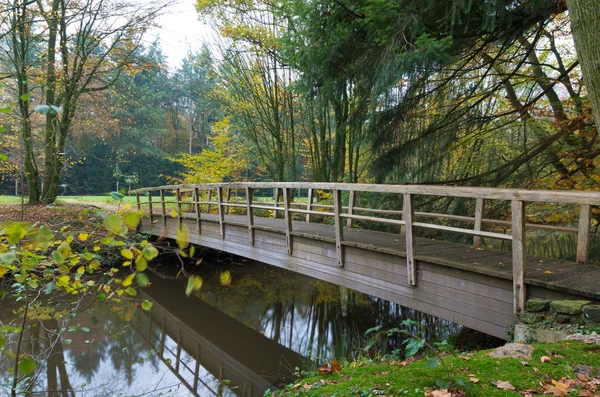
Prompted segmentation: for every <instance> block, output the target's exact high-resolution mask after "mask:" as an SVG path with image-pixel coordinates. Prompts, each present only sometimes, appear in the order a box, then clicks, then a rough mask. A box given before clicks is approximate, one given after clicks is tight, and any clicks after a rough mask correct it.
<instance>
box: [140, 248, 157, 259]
mask: <svg viewBox="0 0 600 397" xmlns="http://www.w3.org/2000/svg"><path fill="white" fill-rule="evenodd" d="M142 255H144V258H146V260H149V261H151V260H152V259H154V258H156V257H157V256H158V250H157V249H156V247H154V246H153V245H152V244H146V246H145V247H144V249H143V250H142Z"/></svg>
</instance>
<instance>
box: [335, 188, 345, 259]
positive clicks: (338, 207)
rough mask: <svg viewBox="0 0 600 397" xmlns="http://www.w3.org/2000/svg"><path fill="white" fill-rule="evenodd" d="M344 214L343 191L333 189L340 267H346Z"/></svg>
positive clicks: (336, 243) (336, 241)
mask: <svg viewBox="0 0 600 397" xmlns="http://www.w3.org/2000/svg"><path fill="white" fill-rule="evenodd" d="M341 213H342V191H341V190H337V189H333V217H334V220H335V249H336V252H337V263H338V266H340V267H343V266H344V246H343V245H342V242H343V241H344V225H343V223H342V218H341V217H340V214H341Z"/></svg>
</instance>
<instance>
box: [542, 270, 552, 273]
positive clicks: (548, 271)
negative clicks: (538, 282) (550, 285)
mask: <svg viewBox="0 0 600 397" xmlns="http://www.w3.org/2000/svg"><path fill="white" fill-rule="evenodd" d="M544 274H554V272H551V271H550V270H546V271H545V272H544Z"/></svg>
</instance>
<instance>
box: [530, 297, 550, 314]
mask: <svg viewBox="0 0 600 397" xmlns="http://www.w3.org/2000/svg"><path fill="white" fill-rule="evenodd" d="M548 309H550V301H549V300H548V299H540V298H531V299H529V300H528V301H527V302H525V310H527V311H528V312H531V313H539V312H545V311H546V310H548Z"/></svg>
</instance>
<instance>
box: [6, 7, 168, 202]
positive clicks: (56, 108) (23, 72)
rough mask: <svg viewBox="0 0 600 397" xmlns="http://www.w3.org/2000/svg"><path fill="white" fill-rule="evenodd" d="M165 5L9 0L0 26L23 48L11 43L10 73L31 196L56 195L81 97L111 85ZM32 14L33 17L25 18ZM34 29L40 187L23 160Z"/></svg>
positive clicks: (46, 198) (132, 59) (133, 60)
mask: <svg viewBox="0 0 600 397" xmlns="http://www.w3.org/2000/svg"><path fill="white" fill-rule="evenodd" d="M165 6H166V4H161V5H158V6H156V5H146V6H140V4H131V3H128V2H123V1H120V0H111V1H95V0H85V1H83V2H69V1H66V0H52V1H51V2H49V3H48V4H46V3H43V2H42V1H41V0H38V1H36V2H35V4H34V2H32V1H30V2H23V3H18V2H15V6H14V7H13V12H14V14H15V15H14V17H13V19H12V21H11V24H10V25H9V26H5V30H7V31H9V32H11V33H12V37H13V40H12V41H13V43H12V45H13V47H14V48H18V47H19V46H20V47H21V48H23V50H22V51H19V52H16V50H15V56H14V59H11V63H12V64H13V65H14V70H13V71H12V72H11V73H12V74H16V75H17V77H18V79H17V80H18V81H17V83H18V91H19V97H18V99H19V100H18V102H19V110H20V114H21V118H22V120H23V127H22V128H23V141H24V149H25V152H26V153H25V168H26V171H27V174H28V183H29V189H30V194H29V197H30V203H34V202H37V201H38V199H41V200H43V201H44V202H47V203H51V202H53V201H54V200H55V199H56V196H57V193H58V186H59V181H60V176H61V171H62V169H63V167H64V157H63V156H64V153H65V145H66V142H67V140H68V137H69V132H70V128H71V124H72V122H73V119H74V117H75V115H76V111H77V108H78V104H79V102H80V100H81V98H82V97H83V96H87V95H92V94H94V93H97V92H100V91H103V90H105V89H107V88H108V87H110V86H111V85H113V84H115V82H116V81H117V80H118V79H119V77H120V75H121V73H122V72H123V70H125V69H126V68H129V67H131V66H133V65H134V64H135V63H136V61H137V60H136V57H135V54H136V49H137V48H138V47H139V46H140V43H141V39H142V36H143V34H144V33H145V31H146V30H147V29H148V27H149V26H150V24H151V23H152V21H153V20H154V18H155V17H156V16H157V15H158V13H159V12H160V11H161V10H162V9H163V8H164V7H165ZM31 13H34V14H36V15H38V16H39V18H34V19H31V18H30V17H29V15H31ZM27 18H30V19H27ZM38 31H40V32H41V31H43V35H38V36H36V37H38V38H40V39H43V44H42V45H41V46H42V47H43V49H44V55H43V57H41V58H42V59H44V64H43V68H44V69H43V73H42V75H41V76H40V79H39V80H40V82H39V84H40V86H41V95H42V96H43V98H44V101H43V102H42V103H43V105H42V106H39V107H38V108H37V109H38V111H39V112H40V113H42V114H43V115H44V117H45V126H44V149H43V152H44V168H43V184H42V187H41V189H40V188H39V186H38V181H37V175H36V172H37V167H36V166H35V164H28V161H29V160H28V159H33V158H34V154H33V153H34V152H33V147H31V145H28V142H29V140H28V137H29V135H30V134H29V132H28V131H29V130H30V126H29V125H28V124H27V123H30V120H31V117H30V116H31V111H30V109H29V102H30V100H31V99H32V97H33V96H32V90H31V89H30V88H29V86H28V85H29V84H30V81H35V77H36V76H34V75H32V73H31V66H32V64H31V62H32V61H31V59H30V57H28V56H27V54H28V53H27V51H26V50H27V49H28V47H27V43H28V42H30V40H31V39H30V38H29V37H31V34H32V33H35V32H38ZM28 35H29V36H28ZM28 168H29V169H28Z"/></svg>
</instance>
